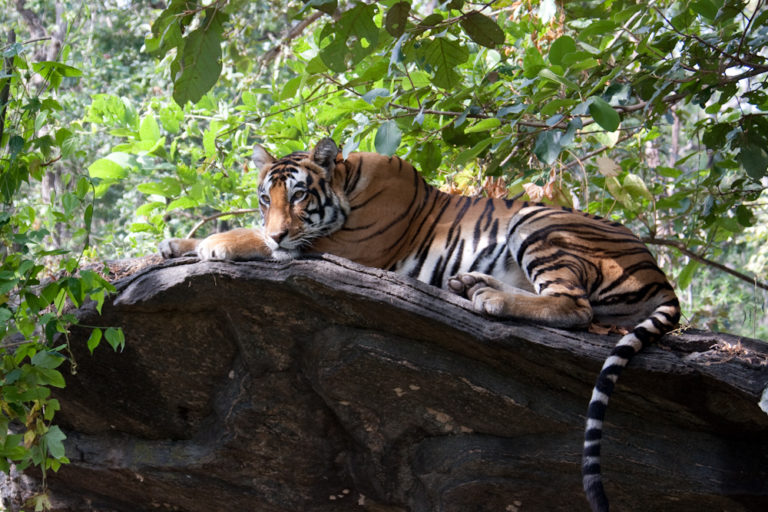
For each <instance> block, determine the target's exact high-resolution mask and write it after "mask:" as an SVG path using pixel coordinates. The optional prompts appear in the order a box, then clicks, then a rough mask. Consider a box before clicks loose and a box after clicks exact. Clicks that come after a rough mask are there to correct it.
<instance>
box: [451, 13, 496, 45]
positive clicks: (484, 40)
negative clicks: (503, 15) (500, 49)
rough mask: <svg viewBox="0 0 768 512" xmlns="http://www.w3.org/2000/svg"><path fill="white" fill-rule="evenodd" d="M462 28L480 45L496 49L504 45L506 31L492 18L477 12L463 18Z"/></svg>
mask: <svg viewBox="0 0 768 512" xmlns="http://www.w3.org/2000/svg"><path fill="white" fill-rule="evenodd" d="M460 24H461V28H463V29H464V32H466V33H467V35H468V36H469V37H470V39H472V40H473V41H474V42H476V43H477V44H479V45H482V46H485V47H487V48H495V47H496V46H498V45H500V44H503V43H504V31H503V30H501V28H500V27H499V25H497V24H496V22H495V21H493V20H492V19H491V18H489V17H488V16H486V15H484V14H480V13H479V12H477V11H471V12H468V13H467V14H465V15H464V16H462V18H461V22H460Z"/></svg>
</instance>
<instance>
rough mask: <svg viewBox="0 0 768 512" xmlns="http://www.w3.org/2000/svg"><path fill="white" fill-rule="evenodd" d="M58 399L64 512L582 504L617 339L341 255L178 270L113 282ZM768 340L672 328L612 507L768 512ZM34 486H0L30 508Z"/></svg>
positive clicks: (26, 482)
mask: <svg viewBox="0 0 768 512" xmlns="http://www.w3.org/2000/svg"><path fill="white" fill-rule="evenodd" d="M116 285H117V287H118V290H119V293H118V294H117V295H116V296H115V297H113V298H112V300H111V302H108V303H106V304H105V305H104V309H103V313H104V314H103V316H102V317H98V316H97V315H96V313H95V311H94V309H93V308H92V307H85V308H83V309H82V310H80V311H79V313H78V314H79V316H80V318H81V321H82V323H83V324H86V325H105V326H108V325H111V326H120V327H122V328H123V330H124V332H125V335H126V346H125V350H124V352H123V353H113V352H112V351H111V349H109V348H108V347H107V346H104V347H100V348H99V349H97V351H96V352H95V354H94V355H93V356H91V355H89V354H88V350H87V348H86V343H85V341H86V340H87V337H88V334H89V332H88V331H87V330H85V329H75V330H74V331H73V333H72V336H71V345H72V348H73V352H74V354H75V358H76V361H77V373H76V374H75V375H68V379H67V387H66V389H64V390H63V391H62V392H61V393H59V395H58V398H59V399H60V400H61V402H62V410H61V412H60V413H59V415H58V416H57V418H56V419H57V421H58V423H59V424H60V425H61V427H62V428H63V429H64V431H65V432H66V433H67V436H68V439H67V456H68V457H69V458H70V459H71V461H72V463H71V464H69V465H67V466H64V467H62V468H61V469H60V470H59V472H58V473H56V474H49V476H48V484H49V489H50V491H49V494H50V496H51V501H52V503H53V504H54V506H55V509H56V510H58V511H61V512H63V511H72V512H74V511H85V510H99V511H126V512H127V511H131V512H134V511H144V510H146V511H150V510H184V511H201V512H202V511H205V512H210V511H219V510H221V511H232V510H244V511H259V512H262V511H263V512H271V511H286V512H295V511H310V512H313V511H317V512H326V511H328V512H331V511H341V512H343V511H358V510H360V511H362V510H373V511H390V512H392V511H405V510H410V511H423V512H432V511H445V512H448V511H456V512H464V511H468V510H472V511H489V512H490V511H518V510H519V511H525V510H534V511H535V510H546V511H558V510H562V511H573V510H586V508H587V507H586V501H585V500H584V498H583V496H582V491H581V478H580V452H581V437H582V429H583V421H584V413H585V411H586V406H587V401H588V397H589V395H590V391H591V387H592V384H593V381H594V378H595V376H596V375H597V371H598V369H599V367H600V364H601V362H602V359H603V358H604V357H605V356H606V355H607V354H608V352H609V350H610V348H611V346H612V344H613V343H614V342H615V339H616V338H615V337H611V336H596V335H590V334H586V333H580V332H569V331H561V330H556V329H550V328H542V327H536V326H532V325H524V324H516V323H512V322H497V321H491V320H488V319H486V318H483V317H482V316H479V315H477V314H475V313H473V312H472V311H471V310H470V308H469V304H468V303H467V302H466V301H464V300H463V299H460V298H458V297H454V296H452V295H450V294H448V293H447V292H445V291H442V290H438V289H436V288H433V287H430V286H428V285H426V284H423V283H419V282H416V281H413V280H410V279H407V278H403V277H401V276H397V275H395V274H392V273H389V272H386V271H382V270H376V269H370V268H364V267H360V266H358V265H355V264H352V263H350V262H348V261H345V260H341V259H338V258H332V257H328V256H323V257H318V258H313V259H306V260H297V261H293V262H287V263H274V262H250V263H229V262H205V263H202V262H197V261H196V260H194V259H181V260H174V261H170V262H166V263H164V264H162V265H159V266H154V267H150V268H146V269H144V270H141V271H139V272H137V273H135V274H133V275H130V276H128V277H124V278H122V279H121V280H119V281H117V282H116ZM767 360H768V347H767V346H766V345H765V344H763V343H761V342H756V341H754V340H744V339H737V338H735V337H732V336H727V335H721V334H711V333H693V334H684V335H679V336H668V337H666V338H665V339H664V340H663V343H662V346H661V347H660V348H657V347H653V348H651V349H649V350H647V351H646V352H644V353H643V354H641V355H640V356H638V357H637V358H636V359H635V360H634V361H633V363H632V364H631V365H630V367H629V369H628V370H627V371H626V372H625V373H624V374H623V375H622V378H621V380H620V382H619V385H618V387H617V391H616V393H615V395H614V399H613V400H612V402H611V405H610V407H609V410H608V419H607V425H606V431H605V435H606V438H605V442H604V448H603V452H604V457H603V461H604V476H605V482H606V488H607V491H608V495H609V497H610V498H611V501H612V505H613V506H614V508H615V509H616V510H628V511H634V510H637V511H643V512H645V511H648V510H675V511H687V510H690V511H695V512H703V511H710V510H711V511H721V510H729V511H742V510H768V414H766V413H765V412H763V410H761V408H760V406H759V402H760V400H761V396H762V393H763V390H764V388H765V387H766V384H768V366H767V365H766V361H767ZM35 477H36V474H35V473H34V472H29V473H28V474H27V475H18V474H15V475H14V476H13V477H12V478H6V479H5V480H4V481H2V482H0V489H2V491H3V497H4V500H5V503H4V505H5V507H6V508H7V509H9V510H17V509H18V508H19V506H20V505H19V504H20V503H21V502H22V500H23V499H24V497H25V496H29V495H30V493H31V492H33V490H34V489H35V488H36V485H37V482H36V481H35Z"/></svg>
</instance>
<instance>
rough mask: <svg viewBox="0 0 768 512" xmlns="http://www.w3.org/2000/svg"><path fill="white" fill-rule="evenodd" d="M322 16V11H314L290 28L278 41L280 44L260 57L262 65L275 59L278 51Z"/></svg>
mask: <svg viewBox="0 0 768 512" xmlns="http://www.w3.org/2000/svg"><path fill="white" fill-rule="evenodd" d="M322 15H323V13H322V11H315V12H313V13H312V15H310V16H309V17H307V18H305V19H303V20H301V21H300V22H298V23H297V24H296V25H294V26H293V27H291V28H290V29H289V30H288V31H287V32H286V33H285V34H284V35H283V37H282V38H281V39H280V42H279V43H277V44H276V45H275V46H273V47H272V48H271V49H269V50H268V51H267V53H265V54H264V55H263V56H262V57H261V62H262V63H263V64H266V63H268V62H270V61H271V60H272V59H274V58H275V57H277V56H278V55H279V54H280V50H282V48H283V47H284V46H285V45H287V44H288V43H290V42H291V41H293V40H294V39H296V38H297V37H299V36H300V35H301V33H302V32H304V29H305V28H307V27H308V26H309V25H311V24H312V23H314V22H315V21H316V20H317V19H319V18H320V16H322Z"/></svg>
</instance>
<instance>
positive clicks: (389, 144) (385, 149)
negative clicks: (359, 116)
mask: <svg viewBox="0 0 768 512" xmlns="http://www.w3.org/2000/svg"><path fill="white" fill-rule="evenodd" d="M402 136H403V134H402V132H401V131H400V128H398V127H397V123H395V122H394V121H386V122H384V123H382V124H381V125H380V126H379V129H378V130H376V139H375V140H374V145H375V146H376V152H377V153H380V154H382V155H387V156H391V155H394V154H395V151H397V148H398V147H399V146H400V140H401V139H402Z"/></svg>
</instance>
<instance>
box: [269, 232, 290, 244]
mask: <svg viewBox="0 0 768 512" xmlns="http://www.w3.org/2000/svg"><path fill="white" fill-rule="evenodd" d="M287 236H288V230H287V229H283V230H281V231H273V232H271V233H270V234H269V238H271V239H272V240H274V241H275V242H276V243H278V244H279V243H280V242H282V241H283V240H285V237H287Z"/></svg>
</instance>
